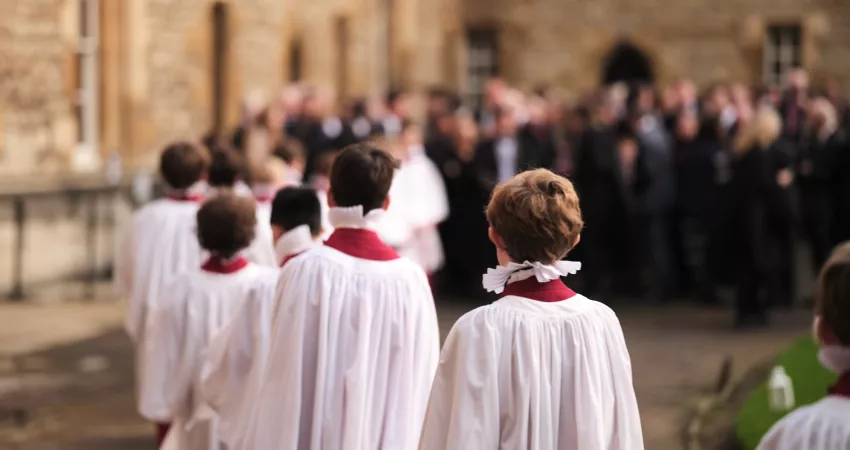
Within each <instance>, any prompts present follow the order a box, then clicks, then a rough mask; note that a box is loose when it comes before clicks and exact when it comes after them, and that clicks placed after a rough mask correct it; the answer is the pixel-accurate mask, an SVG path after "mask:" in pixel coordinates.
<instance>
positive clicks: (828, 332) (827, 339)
mask: <svg viewBox="0 0 850 450" xmlns="http://www.w3.org/2000/svg"><path fill="white" fill-rule="evenodd" d="M815 337H816V338H817V340H818V342H820V344H821V345H837V344H838V338H836V337H835V333H833V332H832V329H830V328H829V325H827V324H826V322H825V321H824V320H823V318H822V317H821V316H815Z"/></svg>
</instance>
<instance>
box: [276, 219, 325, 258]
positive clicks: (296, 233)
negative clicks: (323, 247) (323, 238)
mask: <svg viewBox="0 0 850 450" xmlns="http://www.w3.org/2000/svg"><path fill="white" fill-rule="evenodd" d="M315 245H316V241H315V240H314V239H313V235H312V234H311V233H310V227H309V226H307V225H299V226H297V227H295V228H293V229H291V230H289V231H287V232H286V233H283V235H282V236H281V237H280V239H278V240H277V244H275V248H274V251H275V256H277V263H278V264H283V261H284V260H286V258H288V257H290V256H292V255H296V254H298V253H301V252H304V251H307V250H309V249H310V248H312V247H313V246H315Z"/></svg>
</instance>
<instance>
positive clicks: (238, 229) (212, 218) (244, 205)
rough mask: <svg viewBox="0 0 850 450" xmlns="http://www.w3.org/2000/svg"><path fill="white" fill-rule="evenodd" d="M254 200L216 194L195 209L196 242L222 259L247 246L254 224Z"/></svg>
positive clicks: (226, 194)
mask: <svg viewBox="0 0 850 450" xmlns="http://www.w3.org/2000/svg"><path fill="white" fill-rule="evenodd" d="M254 208H255V206H254V200H253V199H251V198H247V197H238V196H235V195H233V194H230V193H223V194H219V195H217V196H215V197H213V198H211V199H210V200H208V201H206V202H205V203H204V204H203V206H201V209H199V210H198V215H197V221H198V242H200V244H201V247H202V248H203V249H205V250H207V251H209V252H211V253H215V254H218V255H220V256H222V257H225V258H230V257H231V256H233V255H235V254H236V253H238V252H239V251H240V250H242V249H244V248H246V247H248V246H249V245H251V241H253V240H254V227H255V226H256V225H257V215H256V212H255V209H254Z"/></svg>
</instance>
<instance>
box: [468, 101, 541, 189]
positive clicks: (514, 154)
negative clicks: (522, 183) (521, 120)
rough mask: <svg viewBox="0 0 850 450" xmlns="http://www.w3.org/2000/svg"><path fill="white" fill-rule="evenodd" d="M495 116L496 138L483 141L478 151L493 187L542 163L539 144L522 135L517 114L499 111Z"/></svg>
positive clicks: (482, 165)
mask: <svg viewBox="0 0 850 450" xmlns="http://www.w3.org/2000/svg"><path fill="white" fill-rule="evenodd" d="M495 116H496V135H495V137H494V138H493V139H486V140H484V141H482V142H481V143H480V144H479V146H478V148H477V150H476V152H475V161H476V164H477V165H478V168H479V169H480V170H481V172H482V174H483V175H484V176H485V177H486V179H487V180H488V182H489V183H490V184H491V185H492V186H495V185H496V184H497V183H500V182H502V181H505V180H507V179H509V178H511V177H513V176H514V175H516V174H518V173H520V172H524V171H526V170H529V169H534V168H538V167H541V163H542V158H541V155H540V152H539V147H537V145H536V144H537V143H536V142H535V141H534V140H533V139H532V138H531V137H530V136H529V135H528V134H527V133H522V132H520V131H521V130H520V129H519V127H518V124H517V120H516V116H515V111H514V110H512V109H511V108H509V107H502V108H497V109H496V111H495Z"/></svg>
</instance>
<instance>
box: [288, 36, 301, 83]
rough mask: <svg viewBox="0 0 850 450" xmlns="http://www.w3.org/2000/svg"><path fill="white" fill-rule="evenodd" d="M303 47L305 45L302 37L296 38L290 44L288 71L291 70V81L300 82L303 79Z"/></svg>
mask: <svg viewBox="0 0 850 450" xmlns="http://www.w3.org/2000/svg"><path fill="white" fill-rule="evenodd" d="M302 47H303V45H302V42H301V38H300V37H296V38H294V39H293V40H292V42H291V43H290V44H289V67H288V70H287V72H289V81H290V82H291V83H298V82H300V81H301V77H302V72H303V69H302V60H303V52H302V51H301V48H302Z"/></svg>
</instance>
